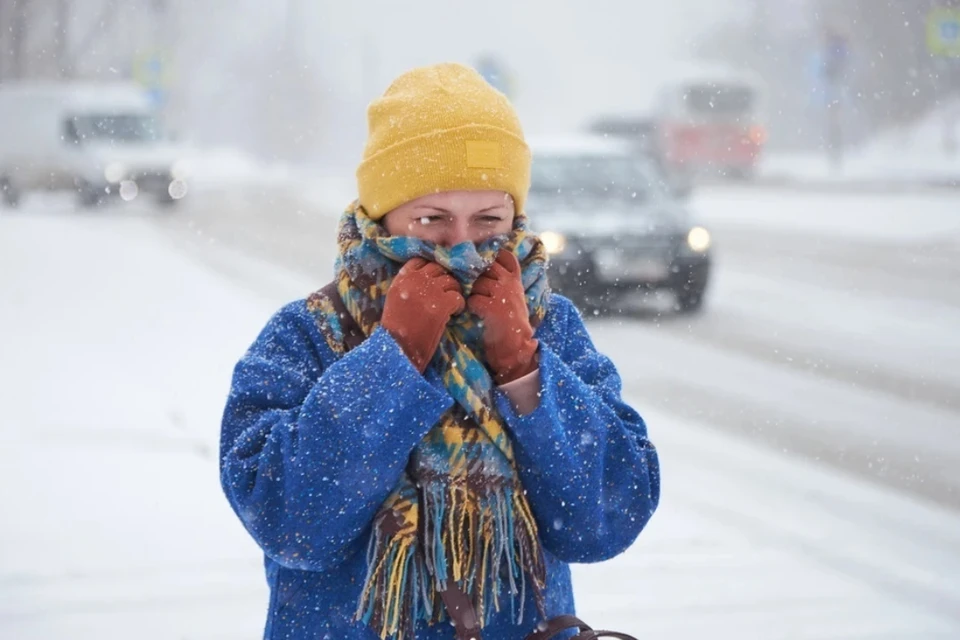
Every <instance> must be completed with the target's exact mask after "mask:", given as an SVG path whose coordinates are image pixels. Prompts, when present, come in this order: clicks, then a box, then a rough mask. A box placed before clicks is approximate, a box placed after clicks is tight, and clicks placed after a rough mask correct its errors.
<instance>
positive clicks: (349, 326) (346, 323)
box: [320, 280, 367, 351]
mask: <svg viewBox="0 0 960 640" xmlns="http://www.w3.org/2000/svg"><path fill="white" fill-rule="evenodd" d="M320 295H322V296H324V297H326V298H327V299H328V300H329V301H330V303H331V304H332V305H333V309H334V311H336V312H337V317H338V318H340V327H341V328H342V329H343V343H344V348H345V349H346V350H347V351H350V350H351V349H354V348H356V347H358V346H360V344H361V343H362V342H363V341H364V340H366V339H367V337H366V336H365V335H363V331H362V330H361V329H360V325H358V324H357V321H356V320H354V319H353V316H352V315H350V312H349V311H347V307H346V305H344V304H343V299H342V298H341V297H340V291H338V290H337V282H336V280H334V281H333V282H331V283H330V284H328V285H326V286H325V287H323V288H322V289H320Z"/></svg>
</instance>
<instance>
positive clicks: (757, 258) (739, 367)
mask: <svg viewBox="0 0 960 640" xmlns="http://www.w3.org/2000/svg"><path fill="white" fill-rule="evenodd" d="M251 198H252V200H251ZM693 206H694V207H695V208H696V210H697V212H698V213H699V214H700V216H701V217H702V218H703V219H704V220H705V221H706V222H707V223H708V224H709V225H710V227H711V229H712V230H713V231H714V235H715V238H716V250H717V256H718V265H717V269H716V272H715V279H714V283H715V286H714V288H713V290H712V292H711V294H710V299H709V306H708V309H707V311H706V312H705V313H704V314H703V315H702V316H700V317H697V318H692V319H690V318H684V317H672V316H669V315H664V316H660V315H656V314H653V313H650V310H649V309H646V310H644V309H640V310H638V311H639V312H638V313H637V314H636V316H635V317H618V318H610V319H598V320H595V321H594V322H593V327H594V335H595V339H596V341H597V343H598V344H599V345H600V347H601V348H605V349H607V350H608V351H609V352H611V353H617V354H621V355H620V357H619V358H618V364H619V365H620V367H621V369H622V370H623V372H624V374H625V375H624V379H625V386H626V388H627V389H628V390H629V391H630V393H631V394H633V395H634V396H635V397H638V398H642V399H643V401H644V406H654V407H657V408H659V409H662V410H664V411H668V412H671V413H674V414H678V415H682V416H685V417H690V418H696V419H697V420H699V421H702V422H704V423H707V424H711V425H713V426H715V427H717V428H718V429H722V430H724V431H728V432H733V433H737V434H741V435H744V436H747V437H748V438H749V439H751V440H756V441H760V442H765V443H767V444H770V445H773V446H774V447H776V448H777V449H783V450H786V451H791V452H798V453H801V454H803V455H806V456H808V457H811V458H814V459H817V460H822V461H824V462H827V463H830V464H833V465H836V466H838V467H839V468H842V469H844V470H847V471H852V472H854V473H858V474H862V475H864V476H867V477H869V478H870V479H872V480H876V481H879V482H882V483H884V484H889V485H892V486H896V487H898V488H901V489H906V490H908V491H911V492H915V493H916V494H918V495H920V496H923V497H926V498H930V499H933V500H935V501H937V502H940V503H942V504H945V505H949V506H951V507H953V508H960V438H957V437H956V431H957V429H960V331H958V327H960V194H957V193H956V192H949V191H946V192H944V191H931V192H929V193H911V194H883V195H872V196H869V195H844V194H829V195H818V194H815V193H814V194H803V193H801V192H798V191H796V190H788V191H784V192H777V191H775V190H769V189H763V190H750V189H736V188H727V189H718V190H712V191H711V190H708V191H704V192H702V193H701V194H699V195H698V197H697V198H696V200H695V201H694V202H693ZM331 213H332V205H327V206H326V207H324V206H323V205H310V204H309V202H307V203H305V202H303V201H298V200H294V199H292V198H290V197H289V196H284V195H279V196H278V195H275V194H274V195H270V196H264V195H262V194H261V195H259V196H257V195H249V194H248V195H244V196H242V197H241V196H235V201H232V202H228V203H226V204H223V205H221V206H219V207H218V206H215V205H212V206H209V207H204V206H201V207H197V208H195V209H194V210H193V212H192V213H189V214H187V215H184V216H178V217H175V218H171V219H169V220H167V221H165V222H166V224H164V225H163V226H164V227H166V228H167V230H169V231H171V232H173V233H174V236H175V237H176V238H179V239H182V240H183V239H185V240H186V241H188V242H190V243H192V244H193V246H194V248H195V249H197V248H199V249H200V250H204V251H205V248H206V247H209V246H210V244H211V243H214V244H218V245H228V246H231V247H234V248H239V249H241V250H243V251H245V252H249V253H250V254H252V255H255V256H258V257H259V258H261V259H263V260H267V261H269V262H271V263H275V264H281V265H283V266H285V267H287V268H290V269H292V270H294V271H296V272H298V273H301V274H303V275H304V276H306V277H308V278H311V279H312V280H313V281H315V282H317V283H321V284H322V283H324V282H327V281H328V280H329V278H330V269H331V267H330V265H331V263H332V260H333V253H332V252H333V234H334V228H335V222H334V221H333V219H332V218H331V217H330V216H331ZM325 214H326V215H325ZM334 215H335V214H334ZM623 345H629V347H628V348H627V349H624V348H623Z"/></svg>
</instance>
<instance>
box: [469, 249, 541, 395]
mask: <svg viewBox="0 0 960 640" xmlns="http://www.w3.org/2000/svg"><path fill="white" fill-rule="evenodd" d="M467 309H469V310H470V312H471V313H473V314H475V315H477V316H479V317H480V319H481V320H483V349H484V352H485V353H486V359H487V366H489V367H490V369H491V370H492V371H493V375H494V380H495V381H496V383H497V384H506V383H507V382H512V381H513V380H516V379H517V378H521V377H523V376H525V375H527V374H528V373H532V372H533V371H535V370H536V369H537V367H539V366H540V362H539V358H538V357H537V347H538V346H539V343H538V342H537V341H536V340H535V339H534V337H533V327H532V326H531V325H530V315H529V311H528V310H527V298H526V293H524V290H523V282H522V281H521V280H520V262H519V261H518V260H517V257H516V256H515V255H513V254H512V253H511V252H509V251H506V250H502V251H500V253H498V254H497V260H496V261H495V262H494V263H493V264H492V265H490V268H488V269H487V270H486V271H484V272H483V274H481V275H480V277H479V278H477V281H476V282H475V283H474V285H473V291H472V292H471V293H470V298H469V299H468V300H467Z"/></svg>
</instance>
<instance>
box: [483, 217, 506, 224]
mask: <svg viewBox="0 0 960 640" xmlns="http://www.w3.org/2000/svg"><path fill="white" fill-rule="evenodd" d="M501 220H503V218H500V217H499V216H483V217H482V218H480V222H482V223H483V224H497V223H498V222H500V221H501Z"/></svg>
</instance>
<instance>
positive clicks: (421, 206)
mask: <svg viewBox="0 0 960 640" xmlns="http://www.w3.org/2000/svg"><path fill="white" fill-rule="evenodd" d="M414 209H427V210H429V211H435V212H437V213H446V214H447V215H450V211H449V210H447V209H444V208H443V207H437V206H434V205H432V204H418V205H417V206H415V207H414Z"/></svg>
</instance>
